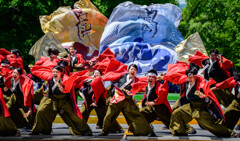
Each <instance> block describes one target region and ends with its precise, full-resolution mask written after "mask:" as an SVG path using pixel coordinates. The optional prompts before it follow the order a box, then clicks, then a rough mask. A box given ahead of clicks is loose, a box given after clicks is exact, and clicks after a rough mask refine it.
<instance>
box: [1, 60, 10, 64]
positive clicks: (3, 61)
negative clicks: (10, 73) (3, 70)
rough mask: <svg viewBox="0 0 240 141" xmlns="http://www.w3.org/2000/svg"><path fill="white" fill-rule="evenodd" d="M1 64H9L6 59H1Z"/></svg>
mask: <svg viewBox="0 0 240 141" xmlns="http://www.w3.org/2000/svg"><path fill="white" fill-rule="evenodd" d="M1 63H5V64H10V61H9V60H8V59H3V60H2V61H1Z"/></svg>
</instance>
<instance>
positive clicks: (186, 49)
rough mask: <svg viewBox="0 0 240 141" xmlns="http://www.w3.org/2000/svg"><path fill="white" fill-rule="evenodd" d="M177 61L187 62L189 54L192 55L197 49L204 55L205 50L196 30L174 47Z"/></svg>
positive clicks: (205, 53)
mask: <svg viewBox="0 0 240 141" xmlns="http://www.w3.org/2000/svg"><path fill="white" fill-rule="evenodd" d="M174 49H175V51H176V52H177V57H178V59H179V61H183V62H188V58H189V55H194V54H195V52H196V51H197V50H198V51H200V52H202V53H203V54H204V55H207V56H208V54H207V51H206V49H205V46H204V44H203V42H202V39H201V37H200V35H199V33H198V32H196V33H194V34H192V35H190V36H189V37H188V38H187V39H186V40H183V41H182V42H180V43H179V44H178V45H177V46H176V47H175V48H174Z"/></svg>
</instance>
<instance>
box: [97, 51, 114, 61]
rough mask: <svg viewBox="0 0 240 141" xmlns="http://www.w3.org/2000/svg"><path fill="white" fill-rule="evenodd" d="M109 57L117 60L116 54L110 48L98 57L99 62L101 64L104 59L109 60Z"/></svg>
mask: <svg viewBox="0 0 240 141" xmlns="http://www.w3.org/2000/svg"><path fill="white" fill-rule="evenodd" d="M107 57H108V58H109V59H112V58H115V55H114V53H113V52H112V51H111V49H110V48H109V47H107V48H106V49H105V50H104V51H103V53H102V54H100V55H99V56H98V59H97V61H98V62H101V61H102V60H103V59H105V58H107Z"/></svg>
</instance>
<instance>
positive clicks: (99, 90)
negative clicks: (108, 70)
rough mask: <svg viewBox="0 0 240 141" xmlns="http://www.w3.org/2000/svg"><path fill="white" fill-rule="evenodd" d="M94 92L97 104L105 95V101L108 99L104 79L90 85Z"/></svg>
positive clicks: (96, 79) (94, 81) (95, 80)
mask: <svg viewBox="0 0 240 141" xmlns="http://www.w3.org/2000/svg"><path fill="white" fill-rule="evenodd" d="M90 85H91V87H92V90H93V93H94V94H93V97H95V99H96V103H97V102H98V100H99V98H100V97H101V95H103V97H104V100H106V98H107V89H106V88H105V87H104V84H103V82H102V79H101V78H100V77H97V78H95V79H94V80H93V81H92V82H91V83H90Z"/></svg>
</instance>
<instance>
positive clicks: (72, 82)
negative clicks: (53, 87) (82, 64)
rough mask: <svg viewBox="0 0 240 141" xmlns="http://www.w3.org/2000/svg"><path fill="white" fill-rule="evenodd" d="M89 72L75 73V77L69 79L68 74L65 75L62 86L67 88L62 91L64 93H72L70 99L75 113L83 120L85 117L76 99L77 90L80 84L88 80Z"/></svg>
mask: <svg viewBox="0 0 240 141" xmlns="http://www.w3.org/2000/svg"><path fill="white" fill-rule="evenodd" d="M88 75H89V71H79V72H75V73H74V74H73V75H71V77H68V76H67V75H66V74H64V75H63V78H62V80H63V82H62V84H63V85H64V86H65V87H64V90H63V91H62V92H63V93H69V92H70V98H71V100H72V103H73V109H74V113H75V114H76V115H77V116H78V117H79V118H80V119H82V118H83V116H82V114H81V112H80V110H79V108H78V106H77V103H76V98H75V90H74V89H75V88H77V87H76V86H77V85H78V84H79V83H80V82H83V81H84V80H85V79H86V78H88V77H89V76H88Z"/></svg>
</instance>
